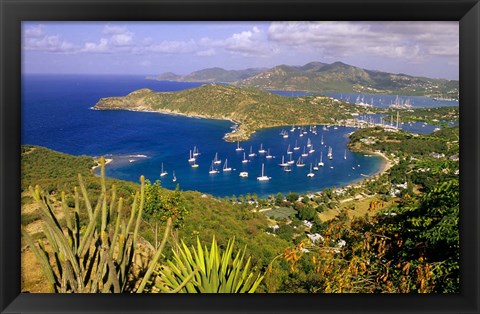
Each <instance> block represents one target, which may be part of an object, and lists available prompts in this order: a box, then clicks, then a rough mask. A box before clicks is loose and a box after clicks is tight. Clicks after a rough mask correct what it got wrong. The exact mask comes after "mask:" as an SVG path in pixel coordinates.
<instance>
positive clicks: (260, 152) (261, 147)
mask: <svg viewBox="0 0 480 314" xmlns="http://www.w3.org/2000/svg"><path fill="white" fill-rule="evenodd" d="M258 153H259V154H265V153H266V151H265V150H264V149H263V144H260V150H259V151H258Z"/></svg>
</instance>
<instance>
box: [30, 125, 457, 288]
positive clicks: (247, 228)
mask: <svg viewBox="0 0 480 314" xmlns="http://www.w3.org/2000/svg"><path fill="white" fill-rule="evenodd" d="M458 139H459V128H458V127H454V128H442V129H441V130H440V131H437V132H434V133H432V134H429V135H415V134H410V133H407V132H403V131H399V130H398V131H393V130H385V129H383V128H379V127H376V128H365V129H359V130H357V131H355V132H354V133H352V134H351V136H350V143H349V148H350V149H352V150H354V151H362V152H366V153H368V152H376V151H380V152H382V153H383V154H384V155H386V156H387V157H388V159H389V161H390V163H391V168H390V169H389V170H388V171H387V172H385V173H383V174H382V175H379V176H376V177H374V178H366V179H364V181H363V182H361V183H359V184H357V185H353V186H346V187H341V188H330V189H325V190H323V191H322V192H321V193H315V194H313V195H303V194H298V193H289V194H288V195H282V194H281V193H278V194H277V195H271V196H270V197H268V198H267V199H260V198H258V197H257V196H256V195H254V194H249V195H239V196H232V197H231V198H225V199H217V198H214V197H212V196H209V195H202V194H201V193H198V192H193V191H181V190H180V187H177V189H175V190H173V191H170V190H166V189H164V188H162V187H161V182H159V181H157V182H155V183H150V182H145V184H144V185H143V187H142V185H141V186H139V185H135V184H132V185H131V186H132V188H131V192H130V193H126V191H128V189H127V188H123V190H122V191H123V193H125V196H124V197H125V199H124V201H123V207H122V208H123V209H122V212H123V214H118V215H117V214H115V211H114V212H113V213H111V212H110V209H112V208H113V209H114V208H116V206H113V204H116V201H115V199H118V198H119V197H123V196H120V192H119V191H120V188H119V187H121V186H126V187H128V186H129V183H126V182H123V181H119V180H107V179H101V181H100V184H98V180H99V179H98V178H97V177H95V176H94V175H93V174H92V173H91V159H88V160H85V164H83V165H82V166H81V168H82V169H77V170H79V172H80V173H85V175H81V178H82V181H83V182H84V183H83V188H81V192H82V193H81V195H78V194H80V193H77V194H75V191H76V190H75V185H71V184H72V182H73V181H74V180H78V177H77V176H74V177H67V176H65V177H61V175H60V173H62V171H61V169H58V171H57V170H55V171H54V169H51V170H48V168H49V167H52V168H54V167H55V165H57V167H59V168H61V167H65V166H71V165H73V164H75V162H74V161H75V159H77V158H78V160H84V159H85V157H73V156H68V155H65V154H60V153H57V152H53V151H50V150H47V149H43V148H39V147H25V148H24V149H23V156H24V158H22V167H23V169H28V172H31V173H25V174H22V178H25V180H26V182H22V186H23V185H25V184H29V185H33V184H34V182H32V181H29V180H33V179H32V178H39V179H38V180H41V181H42V182H45V183H46V184H50V185H51V186H52V190H51V191H49V192H48V194H49V196H50V198H49V199H50V200H51V204H50V205H49V207H47V208H49V212H58V211H59V208H60V209H61V210H62V212H67V213H69V214H70V213H71V214H70V215H64V217H63V218H62V219H58V217H57V222H56V223H54V224H52V225H58V226H61V228H62V229H60V230H65V231H66V236H67V238H66V240H65V241H67V242H68V239H69V238H68V237H72V236H71V235H70V234H73V235H75V234H77V233H75V232H78V230H80V231H79V232H80V233H79V237H82V236H84V235H85V234H87V233H86V232H87V230H89V229H88V226H89V225H90V224H91V223H92V221H96V223H95V224H94V225H95V227H94V228H98V229H95V230H97V231H96V232H94V233H93V235H95V236H99V238H98V240H97V241H95V242H93V240H92V243H96V245H98V251H99V252H100V253H96V254H100V255H95V256H97V257H96V260H97V261H102V255H101V252H102V250H101V248H103V245H109V246H108V248H110V250H111V247H113V244H114V243H115V241H114V240H113V238H108V240H105V241H104V240H103V238H102V234H104V235H107V236H109V237H110V236H112V235H115V228H114V227H113V224H114V221H115V224H116V221H124V222H126V221H129V217H131V216H129V215H128V213H129V212H130V213H132V212H138V211H137V210H133V208H138V206H141V207H142V208H143V214H142V219H140V220H139V218H138V217H139V216H140V215H139V216H136V218H135V219H134V221H135V228H133V225H132V227H131V229H130V230H133V231H132V232H133V234H134V235H135V234H136V233H137V234H138V235H137V237H138V238H139V239H140V238H141V239H145V240H147V241H148V242H149V243H151V244H149V245H147V247H150V246H151V248H152V250H153V251H155V250H156V249H157V248H159V249H160V248H162V249H163V248H166V250H165V249H164V250H163V251H162V252H163V255H162V256H157V257H158V258H159V259H160V263H159V264H158V265H157V266H156V269H155V270H154V271H153V272H152V273H150V274H147V275H148V276H153V277H152V279H151V280H149V281H148V282H147V283H145V284H144V285H143V286H140V283H139V282H140V281H141V278H142V277H141V276H142V275H143V274H146V269H148V267H144V268H143V271H140V272H136V273H135V274H136V276H137V277H136V278H137V279H136V280H133V281H129V284H127V286H126V287H129V288H128V289H127V291H137V290H136V289H139V288H140V287H141V288H142V289H143V291H152V292H156V291H166V290H169V291H175V292H176V291H178V292H193V291H195V292H205V291H243V292H247V291H249V292H253V291H255V292H309V293H316V292H317V293H318V292H360V293H384V292H391V293H457V292H459V289H460V287H459V271H460V269H459V267H460V266H459V232H458V221H459V210H460V209H459V181H458V174H459V161H458V155H459V140H458ZM35 154H39V155H41V154H43V155H44V156H45V157H44V158H40V156H35ZM27 163H28V164H29V165H27ZM32 164H34V165H35V167H33V166H32ZM43 164H44V165H45V167H43ZM42 167H43V169H42V170H39V171H41V172H42V175H43V176H44V177H41V176H40V175H39V174H38V173H35V171H36V169H37V168H42ZM64 173H66V174H67V175H72V176H73V174H70V173H69V172H67V171H65V172H64ZM40 177H41V178H40ZM60 181H61V182H63V183H62V184H60V185H58V184H55V183H56V182H60ZM95 181H96V182H97V183H95ZM77 182H78V181H77ZM88 182H90V183H88ZM89 185H90V186H89ZM107 185H112V190H115V188H114V187H113V185H115V187H116V190H117V192H116V194H115V193H112V192H108V193H106V188H105V186H107ZM57 186H60V187H62V188H63V187H65V188H66V189H68V190H70V191H73V193H72V194H73V195H74V197H72V198H71V199H70V201H69V197H68V194H62V193H61V192H60V191H61V190H59V189H58V188H57ZM139 189H140V191H141V193H140V195H142V191H143V190H144V195H145V198H144V201H143V202H142V201H141V199H142V198H141V197H140V196H139V194H138V192H135V191H138V190H139ZM87 194H88V198H87V197H84V195H87ZM90 194H92V195H94V197H91V196H90ZM105 195H106V196H105ZM114 195H116V196H114ZM136 195H137V196H136ZM23 197H24V198H26V197H27V196H25V195H24V196H23ZM43 199H47V195H46V194H44V197H43ZM86 199H88V200H90V203H91V204H93V203H95V202H96V203H97V204H99V205H97V207H95V211H94V210H92V211H90V210H88V205H87V202H86ZM37 200H38V197H37ZM82 200H83V201H82ZM354 200H358V201H354ZM23 203H24V206H27V205H28V206H30V205H31V204H29V202H28V200H27V199H25V201H23ZM69 204H70V205H69ZM90 206H91V207H92V205H90ZM57 207H58V208H57ZM76 208H80V209H83V210H79V211H77V210H76ZM105 209H106V210H105ZM89 213H93V215H95V213H96V215H97V217H98V218H96V219H93V220H92V218H91V215H90V214H89ZM100 213H102V214H100ZM104 213H106V214H107V215H106V216H105V214H104ZM74 215H75V216H74ZM42 217H43V214H39V213H38V212H35V211H34V212H26V213H24V214H23V215H22V224H23V226H24V227H25V228H27V227H28V226H30V225H32V224H35V222H36V221H37V220H38V219H43V218H42ZM72 217H78V221H79V222H80V223H79V224H77V222H74V221H73V220H72ZM103 217H107V218H106V220H103ZM119 217H120V218H119ZM103 221H106V227H105V225H104V223H103ZM138 221H139V222H138ZM169 221H171V228H170V227H167V225H168V223H167V222H169ZM137 222H138V224H137ZM110 223H111V224H112V225H110ZM69 224H70V226H69ZM120 225H122V223H120ZM123 225H124V227H122V228H120V230H121V231H122V232H123V231H124V230H125V229H127V225H126V223H124V224H123ZM78 226H80V228H79V227H78ZM57 228H58V227H57ZM105 228H106V229H105ZM112 228H113V229H112ZM69 230H70V232H69ZM102 230H110V232H105V233H102V232H101V231H102ZM89 232H90V231H89ZM47 233H48V232H47ZM50 233H53V231H52V232H50ZM159 234H163V235H164V237H168V241H166V240H164V239H165V238H160V237H159ZM125 235H126V236H127V237H128V236H130V237H132V234H131V233H128V232H127V233H126V234H125ZM49 237H50V238H51V237H52V235H47V234H44V235H43V236H39V235H38V234H32V237H31V238H30V237H28V235H27V236H25V241H27V242H29V245H30V246H31V247H37V246H36V244H34V243H33V242H34V241H35V240H33V239H34V238H35V239H37V240H38V241H39V243H44V241H47V242H48V243H50V239H49ZM75 238H76V237H73V238H72V239H73V240H71V241H73V242H72V243H75ZM212 239H215V240H214V242H212ZM232 239H235V241H236V245H239V246H240V247H242V248H243V250H240V251H235V252H234V249H233V240H232ZM63 242H64V241H63ZM142 242H143V240H142ZM45 243H46V242H45ZM207 243H212V244H211V245H210V247H209V248H207V246H206V244H207ZM43 247H47V245H43ZM94 247H95V246H93V247H92V249H94ZM38 250H39V251H38V252H37V253H36V254H37V255H39V256H44V257H45V254H46V253H45V252H46V251H41V250H40V247H38ZM49 250H50V249H49ZM48 252H49V253H48V254H50V255H49V257H46V258H50V259H51V261H54V260H56V259H58V260H59V261H61V262H63V261H64V260H62V258H63V259H64V257H63V256H66V254H64V252H63V251H62V250H61V249H58V250H57V251H55V250H53V251H48ZM53 252H57V253H53ZM92 252H93V251H92ZM42 254H43V255H42ZM89 254H93V253H89ZM222 254H223V255H222ZM152 255H153V254H150V256H149V258H148V263H147V264H148V265H151V261H153V260H155V258H153V259H152ZM92 256H94V255H92ZM103 256H105V255H103ZM244 258H245V259H244ZM79 259H81V258H79ZM105 259H106V262H108V259H107V258H106V257H105ZM225 260H229V262H225V264H222V262H221V261H225ZM47 261H48V259H47ZM167 261H168V262H167ZM219 261H220V262H219ZM43 263H44V264H45V258H43ZM94 264H95V263H94ZM234 264H235V265H236V266H235V267H234V268H233V269H231V268H230V267H231V266H232V265H234ZM60 265H62V264H60ZM114 265H117V264H115V263H114ZM119 265H121V264H120V263H119ZM175 265H177V266H175ZM178 265H182V266H178ZM207 265H209V266H207ZM221 265H228V266H221ZM105 267H106V268H105ZM61 269H69V268H68V267H64V266H63V265H62V267H61ZM104 269H110V266H108V263H107V266H104ZM112 269H114V268H112ZM55 271H56V270H55ZM118 273H121V272H119V271H117V274H118ZM234 274H237V275H234ZM240 274H244V276H243V277H242V276H240ZM232 275H233V277H231V276H232ZM57 276H58V277H59V278H61V276H60V275H57ZM102 278H103V279H106V280H107V281H103V285H106V287H107V288H105V287H104V286H100V287H99V288H97V289H98V291H101V290H104V288H105V289H106V291H113V290H114V288H112V286H108V285H107V283H108V280H109V279H108V277H102ZM122 278H124V277H122ZM233 278H236V279H239V278H243V281H238V282H236V283H233V282H232V281H229V280H233ZM247 278H250V279H247ZM236 279H235V280H236ZM132 282H135V283H136V284H132ZM242 282H243V284H242ZM124 284H125V283H123V284H122V285H124ZM71 285H74V283H72V281H70V283H69V284H68V286H67V288H66V289H67V291H73V289H72V288H71ZM54 286H55V285H54ZM56 287H57V288H56V290H55V291H63V290H64V289H65V287H62V285H61V284H60V282H57V283H56ZM234 287H235V289H233V288H234ZM112 289H113V290H112ZM232 289H233V290H232Z"/></svg>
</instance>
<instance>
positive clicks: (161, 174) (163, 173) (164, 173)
mask: <svg viewBox="0 0 480 314" xmlns="http://www.w3.org/2000/svg"><path fill="white" fill-rule="evenodd" d="M167 174H168V172H166V171H165V170H163V162H162V170H160V176H161V177H164V176H166V175H167Z"/></svg>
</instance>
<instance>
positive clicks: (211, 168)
mask: <svg viewBox="0 0 480 314" xmlns="http://www.w3.org/2000/svg"><path fill="white" fill-rule="evenodd" d="M213 164H214V162H213V160H212V165H211V166H210V171H209V172H208V173H210V174H216V173H218V170H217V169H215V167H214V166H213Z"/></svg>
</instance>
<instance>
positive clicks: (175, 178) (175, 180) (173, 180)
mask: <svg viewBox="0 0 480 314" xmlns="http://www.w3.org/2000/svg"><path fill="white" fill-rule="evenodd" d="M172 182H177V177H176V176H175V171H173V178H172Z"/></svg>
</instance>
